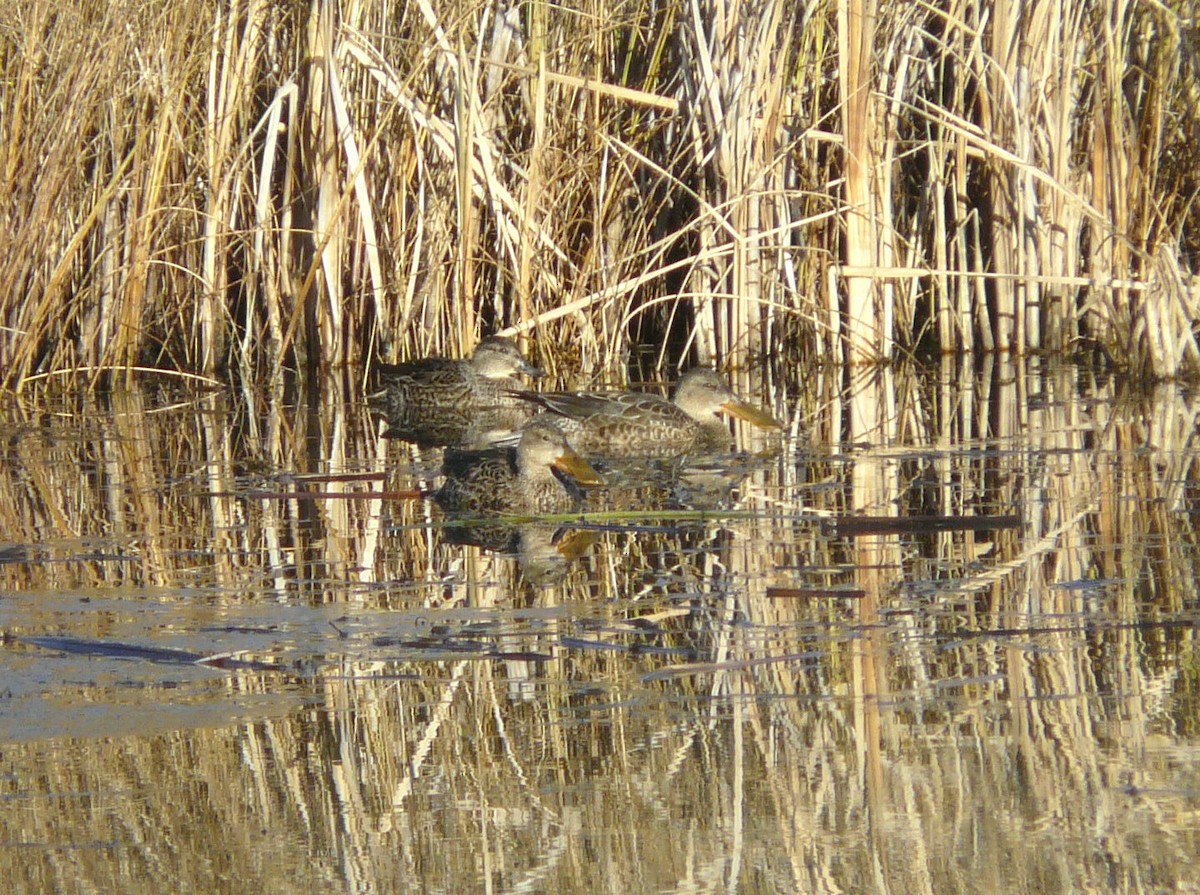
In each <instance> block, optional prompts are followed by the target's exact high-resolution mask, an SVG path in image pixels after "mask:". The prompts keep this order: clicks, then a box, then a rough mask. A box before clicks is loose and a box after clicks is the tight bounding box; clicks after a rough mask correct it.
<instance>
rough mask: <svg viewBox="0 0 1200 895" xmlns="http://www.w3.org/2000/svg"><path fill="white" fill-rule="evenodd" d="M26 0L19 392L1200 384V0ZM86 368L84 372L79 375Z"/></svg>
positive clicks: (10, 120)
mask: <svg viewBox="0 0 1200 895" xmlns="http://www.w3.org/2000/svg"><path fill="white" fill-rule="evenodd" d="M840 9H841V12H840V13H835V11H834V9H833V8H832V7H830V6H829V5H827V4H820V3H809V4H805V5H803V6H801V5H789V4H778V3H768V2H765V0H752V2H743V3H732V2H728V0H698V2H696V3H669V4H667V5H665V6H664V5H658V6H648V5H644V4H641V3H636V2H604V0H593V2H589V3H586V4H583V5H582V6H578V7H576V8H565V7H555V6H550V5H545V4H533V5H531V6H529V7H528V8H527V9H522V10H518V9H517V8H515V7H514V8H513V9H512V10H510V11H509V12H507V13H502V14H499V15H498V14H497V11H496V9H495V8H493V7H488V6H478V7H464V6H462V5H446V4H442V3H436V2H433V0H420V2H414V3H412V4H408V5H405V6H403V7H399V8H393V7H391V6H382V7H381V6H378V5H375V4H350V3H340V4H339V3H337V2H333V0H318V2H316V3H314V4H312V5H311V6H309V5H306V4H289V3H284V2H282V0H243V2H241V3H237V4H232V5H230V4H227V3H217V2H215V0H206V2H201V3H196V4H189V5H188V7H187V9H175V8H172V9H171V10H170V12H169V14H168V11H167V9H166V8H164V7H161V6H155V5H153V4H148V3H144V2H138V0H118V2H115V3H112V4H108V5H107V7H106V8H105V9H103V10H97V9H96V8H95V5H94V4H89V3H84V2H82V0H76V2H67V3H56V4H50V3H46V2H44V0H12V2H10V3H7V4H5V5H4V9H3V11H0V123H2V124H3V127H2V128H0V134H2V137H0V179H2V182H0V196H2V197H3V198H2V199H0V203H2V204H0V216H2V218H0V225H2V226H3V227H4V230H5V232H6V234H7V235H8V237H9V241H10V242H9V244H10V245H11V246H14V247H16V249H15V250H14V251H9V252H6V253H4V256H3V257H2V258H0V364H2V365H3V367H2V369H3V374H2V375H3V382H4V383H5V384H6V385H7V386H9V387H19V386H20V385H21V383H22V382H23V381H25V380H26V379H27V378H28V377H30V376H33V375H36V374H39V373H43V374H44V373H47V372H57V371H77V372H79V373H81V374H83V375H86V376H87V377H88V378H90V379H93V380H95V379H96V378H97V376H98V373H97V372H96V371H111V372H119V371H124V375H125V376H135V375H137V374H136V372H135V368H136V367H138V366H153V367H157V368H160V369H169V370H177V371H186V372H191V373H199V374H205V375H217V376H218V377H221V378H227V377H228V376H230V375H232V374H236V375H237V376H238V377H240V378H241V379H242V380H245V381H265V380H267V379H269V378H271V377H274V376H278V375H279V374H280V373H282V372H284V371H286V370H288V369H301V370H307V369H310V368H316V367H323V368H334V369H339V368H348V369H351V370H360V369H361V368H362V366H363V365H365V364H366V363H368V362H369V360H370V359H371V358H375V357H378V356H383V357H387V358H389V359H394V358H396V357H399V356H407V355H412V354H421V353H425V352H432V351H445V352H450V353H459V352H462V351H465V350H467V349H468V348H469V347H470V345H471V344H473V343H474V341H475V340H476V339H477V338H478V337H479V335H480V334H481V333H483V332H487V331H492V330H498V329H512V330H515V331H519V332H527V333H529V334H530V336H531V337H532V338H533V340H534V342H535V344H536V351H537V353H538V354H539V355H540V356H541V358H542V360H543V361H544V362H545V363H546V364H548V365H549V366H551V367H552V368H554V369H556V370H557V371H559V372H560V373H561V374H562V375H563V377H564V378H570V379H592V378H597V377H599V376H601V375H605V376H609V377H612V376H614V375H615V376H616V377H617V378H620V377H621V376H623V375H625V367H626V365H627V364H628V363H629V362H630V357H631V351H632V349H634V348H635V347H638V346H641V345H645V344H650V345H654V346H656V347H657V349H658V351H657V354H656V357H655V361H654V363H655V365H658V366H665V367H671V366H673V365H675V364H677V363H679V362H681V361H684V362H686V361H687V360H689V359H690V360H717V361H720V362H722V363H725V364H726V365H727V366H729V367H730V368H731V369H732V370H734V371H737V372H738V375H739V376H746V377H748V376H749V375H750V371H753V370H756V369H758V368H759V367H760V366H761V365H764V364H765V361H766V360H767V359H768V358H770V357H777V356H787V357H795V358H817V357H820V358H835V359H840V360H849V361H853V362H871V361H875V360H880V359H887V358H889V357H893V356H895V355H897V354H899V353H904V352H909V351H916V350H920V351H924V352H932V353H937V352H957V351H964V350H966V351H976V350H990V349H1000V350H1007V351H1013V352H1018V353H1023V352H1027V351H1033V350H1050V351H1053V352H1065V351H1067V350H1069V349H1070V348H1071V346H1072V345H1074V344H1075V343H1076V342H1077V340H1079V339H1080V338H1088V339H1097V340H1099V341H1100V342H1101V343H1103V344H1105V345H1106V346H1108V348H1109V350H1110V352H1111V353H1113V354H1114V356H1118V357H1120V358H1123V359H1128V362H1129V363H1130V365H1131V366H1134V367H1136V368H1138V369H1140V370H1142V371H1144V372H1147V373H1150V374H1153V375H1156V376H1173V375H1178V374H1181V373H1188V372H1194V371H1195V370H1197V369H1200V349H1198V348H1197V345H1196V343H1195V340H1194V338H1193V337H1192V329H1193V328H1194V325H1195V323H1196V321H1197V307H1196V304H1197V286H1196V282H1195V279H1194V277H1193V276H1192V273H1191V269H1190V266H1191V265H1192V264H1193V263H1194V260H1195V258H1196V253H1197V251H1198V249H1200V245H1198V237H1197V232H1198V231H1200V228H1198V227H1197V226H1196V215H1197V211H1196V203H1195V201H1194V200H1195V194H1196V189H1197V185H1198V183H1200V179H1198V177H1197V175H1196V173H1195V172H1196V171H1197V170H1200V165H1197V163H1196V162H1197V158H1196V153H1197V151H1198V150H1197V147H1196V141H1195V139H1194V134H1195V132H1196V124H1197V122H1196V115H1197V113H1196V109H1197V107H1198V106H1197V103H1196V102H1195V98H1196V94H1197V85H1198V83H1200V77H1198V71H1197V66H1196V64H1195V62H1194V58H1193V57H1194V55H1195V53H1194V47H1193V46H1192V44H1193V43H1194V41H1193V37H1192V34H1193V28H1192V24H1191V22H1190V20H1189V19H1186V18H1183V17H1181V16H1182V12H1181V10H1180V9H1177V8H1176V7H1175V6H1173V5H1172V4H1158V5H1152V6H1145V5H1143V6H1136V7H1134V6H1128V7H1127V6H1116V7H1105V8H1098V7H1097V8H1093V7H1088V6H1083V7H1073V8H1072V14H1071V15H1070V16H1068V17H1066V18H1064V17H1063V16H1062V15H1060V12H1061V9H1060V7H1059V6H1058V5H1055V4H1051V3H1048V2H1040V3H1035V4H1034V6H1033V7H1031V8H1030V9H1028V10H1024V11H1022V13H1021V14H1020V15H1017V14H1016V7H1015V6H1013V5H1011V4H1010V3H994V2H988V3H985V2H982V0H975V2H956V3H952V4H949V5H943V6H941V7H938V8H930V7H921V6H913V5H911V4H899V3H878V2H855V3H851V4H848V5H845V6H843V7H840ZM84 371H87V372H86V373H85V372H84Z"/></svg>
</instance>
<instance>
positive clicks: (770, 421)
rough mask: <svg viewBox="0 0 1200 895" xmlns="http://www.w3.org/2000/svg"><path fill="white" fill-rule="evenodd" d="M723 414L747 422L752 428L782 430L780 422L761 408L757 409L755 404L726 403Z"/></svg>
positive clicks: (722, 409)
mask: <svg viewBox="0 0 1200 895" xmlns="http://www.w3.org/2000/svg"><path fill="white" fill-rule="evenodd" d="M721 412H722V413H726V414H728V415H729V416H732V417H735V418H737V419H739V420H745V421H746V422H747V423H750V424H751V425H752V426H758V428H760V429H778V428H780V425H779V421H778V420H776V419H775V417H773V416H771V414H769V413H767V412H766V411H765V410H763V409H762V408H761V407H755V406H754V405H753V404H745V403H743V402H741V401H726V402H725V403H724V404H722V405H721Z"/></svg>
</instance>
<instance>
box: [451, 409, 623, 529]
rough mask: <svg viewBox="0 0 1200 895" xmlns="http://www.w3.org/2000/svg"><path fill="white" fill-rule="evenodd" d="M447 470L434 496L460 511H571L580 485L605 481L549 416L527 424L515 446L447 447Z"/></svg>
mask: <svg viewBox="0 0 1200 895" xmlns="http://www.w3.org/2000/svg"><path fill="white" fill-rule="evenodd" d="M443 472H444V473H445V474H446V481H445V483H444V484H443V485H442V487H441V488H439V489H438V490H437V492H436V493H435V494H434V495H433V499H434V501H435V502H436V503H437V504H438V505H439V506H440V507H441V508H442V509H443V510H445V511H447V512H449V513H459V514H474V515H488V514H516V515H546V514H552V513H562V512H569V511H570V510H572V509H574V508H576V507H578V506H579V504H580V503H581V502H582V499H583V492H582V491H581V490H580V489H581V487H590V486H595V485H601V484H603V479H602V478H601V477H600V474H599V473H598V472H596V470H595V469H594V468H593V467H592V466H591V465H590V464H589V463H588V462H587V460H585V459H584V458H583V457H582V456H580V454H579V453H578V452H577V451H575V450H574V449H573V448H572V447H571V445H570V444H569V443H568V442H567V439H566V437H565V436H564V435H563V433H562V430H561V429H559V428H558V426H557V425H556V423H555V422H554V421H553V420H552V419H550V418H549V417H545V416H540V417H535V418H534V419H533V420H531V421H530V422H529V423H527V424H526V425H525V426H524V428H522V430H521V435H520V439H519V440H518V441H517V443H516V445H515V446H502V447H495V448H490V449H486V450H479V451H457V450H449V451H447V452H446V456H445V459H444V462H443ZM558 473H562V474H563V475H564V476H569V477H570V478H564V477H560V476H559V475H558Z"/></svg>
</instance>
